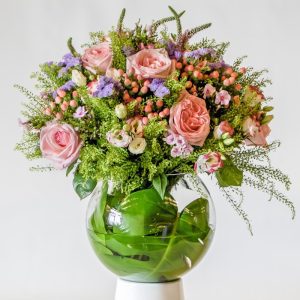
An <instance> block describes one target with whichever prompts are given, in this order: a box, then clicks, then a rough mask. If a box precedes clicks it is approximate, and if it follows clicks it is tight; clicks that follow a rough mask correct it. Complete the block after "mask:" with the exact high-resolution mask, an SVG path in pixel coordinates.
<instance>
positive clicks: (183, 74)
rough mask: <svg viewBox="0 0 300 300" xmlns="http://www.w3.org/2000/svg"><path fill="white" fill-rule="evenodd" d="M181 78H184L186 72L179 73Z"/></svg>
mask: <svg viewBox="0 0 300 300" xmlns="http://www.w3.org/2000/svg"><path fill="white" fill-rule="evenodd" d="M180 76H181V78H184V77H188V74H187V73H186V72H183V73H181V75H180Z"/></svg>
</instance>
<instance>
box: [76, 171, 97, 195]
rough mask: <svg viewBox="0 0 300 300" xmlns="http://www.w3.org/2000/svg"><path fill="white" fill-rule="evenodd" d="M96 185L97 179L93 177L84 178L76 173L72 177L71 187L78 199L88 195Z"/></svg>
mask: <svg viewBox="0 0 300 300" xmlns="http://www.w3.org/2000/svg"><path fill="white" fill-rule="evenodd" d="M96 185H97V181H96V180H93V179H88V180H85V179H84V178H83V177H82V175H80V174H79V173H76V174H75V175H74V178H73V188H74V190H75V192H76V194H77V195H78V196H79V198H80V200H82V199H84V198H86V197H87V196H89V195H90V194H91V193H92V191H93V190H94V188H95V187H96Z"/></svg>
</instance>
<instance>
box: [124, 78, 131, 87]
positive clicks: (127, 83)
mask: <svg viewBox="0 0 300 300" xmlns="http://www.w3.org/2000/svg"><path fill="white" fill-rule="evenodd" d="M124 84H125V85H127V86H130V85H131V80H130V79H128V78H126V79H125V80H124Z"/></svg>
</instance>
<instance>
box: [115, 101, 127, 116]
mask: <svg viewBox="0 0 300 300" xmlns="http://www.w3.org/2000/svg"><path fill="white" fill-rule="evenodd" d="M115 114H116V116H117V117H118V118H119V119H124V118H126V116H127V107H126V106H125V105H124V104H122V103H121V104H118V105H117V106H116V107H115Z"/></svg>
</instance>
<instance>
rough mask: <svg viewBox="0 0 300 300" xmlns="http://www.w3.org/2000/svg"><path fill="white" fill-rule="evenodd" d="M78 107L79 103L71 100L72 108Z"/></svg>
mask: <svg viewBox="0 0 300 300" xmlns="http://www.w3.org/2000/svg"><path fill="white" fill-rule="evenodd" d="M77 105H78V103H77V101H76V100H71V101H70V106H71V107H77Z"/></svg>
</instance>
